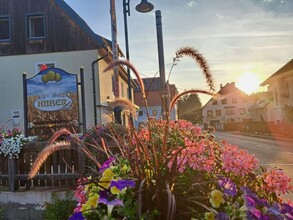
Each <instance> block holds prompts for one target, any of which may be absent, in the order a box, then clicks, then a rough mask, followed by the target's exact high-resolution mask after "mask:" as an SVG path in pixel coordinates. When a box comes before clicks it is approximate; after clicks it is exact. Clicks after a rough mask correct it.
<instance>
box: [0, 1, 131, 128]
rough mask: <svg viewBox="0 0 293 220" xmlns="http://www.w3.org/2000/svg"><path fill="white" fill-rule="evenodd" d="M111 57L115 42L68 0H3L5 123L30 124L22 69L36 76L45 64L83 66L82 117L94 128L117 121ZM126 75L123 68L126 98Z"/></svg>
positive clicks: (0, 56)
mask: <svg viewBox="0 0 293 220" xmlns="http://www.w3.org/2000/svg"><path fill="white" fill-rule="evenodd" d="M109 28H110V27H109ZM111 61H112V53H111V41H109V40H107V39H105V38H103V37H102V36H99V35H97V34H95V33H94V32H93V31H92V30H91V29H90V28H89V26H88V25H87V24H86V23H85V22H84V20H83V19H82V18H81V17H80V16H79V15H78V14H76V13H75V12H74V11H73V10H72V8H70V7H69V6H68V5H67V4H66V2H65V1H63V0H9V1H7V0H0V66H1V70H0V76H1V80H0V84H1V86H0V93H1V94H2V95H1V103H2V105H1V108H0V125H1V126H7V127H13V126H14V127H15V126H16V127H21V128H23V127H24V121H23V83H22V73H23V72H26V73H27V78H30V77H33V76H34V75H35V74H36V73H38V72H39V71H40V67H41V65H42V64H46V65H47V66H48V67H58V68H60V69H63V70H65V71H67V72H69V73H72V74H79V72H80V68H81V67H83V68H84V74H85V94H86V95H85V111H86V118H85V119H84V120H83V119H82V117H79V118H80V120H81V121H80V122H82V121H84V122H86V125H87V127H91V126H93V125H94V124H97V123H106V122H109V121H111V120H112V119H113V117H112V116H113V114H112V113H113V112H112V110H113V109H112V108H111V107H110V106H109V100H114V94H113V85H112V84H113V82H112V76H113V71H109V72H107V73H104V72H103V70H104V69H105V67H106V66H107V65H108V63H110V62H111ZM126 79H127V75H126V71H125V69H124V68H122V67H120V68H119V79H118V80H119V82H118V85H119V86H120V97H121V96H122V97H124V96H125V98H127V92H126V91H127V89H128V88H127V85H128V84H127V80H126ZM122 85H123V87H122ZM79 109H81V107H80V108H79Z"/></svg>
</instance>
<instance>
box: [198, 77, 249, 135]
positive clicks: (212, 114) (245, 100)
mask: <svg viewBox="0 0 293 220" xmlns="http://www.w3.org/2000/svg"><path fill="white" fill-rule="evenodd" d="M251 105H252V102H251V101H250V99H249V96H248V95H247V94H245V93H244V92H242V91H241V90H239V89H238V88H237V87H235V83H234V82H232V83H227V84H226V85H225V86H222V85H221V88H220V90H219V91H218V92H217V95H216V96H215V97H214V98H211V99H210V100H209V101H208V102H207V103H206V104H205V105H204V106H203V108H202V115H203V124H204V128H207V127H208V126H213V127H214V128H215V129H217V130H224V129H225V130H226V129H236V127H237V122H244V121H249V120H251V115H250V113H249V111H248V110H249V107H250V106H251ZM231 126H232V127H231Z"/></svg>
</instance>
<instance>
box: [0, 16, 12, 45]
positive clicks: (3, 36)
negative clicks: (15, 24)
mask: <svg viewBox="0 0 293 220" xmlns="http://www.w3.org/2000/svg"><path fill="white" fill-rule="evenodd" d="M5 40H10V22H9V18H8V17H0V41H5Z"/></svg>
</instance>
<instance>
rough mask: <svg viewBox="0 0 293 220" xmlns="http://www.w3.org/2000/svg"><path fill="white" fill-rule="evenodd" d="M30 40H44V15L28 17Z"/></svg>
mask: <svg viewBox="0 0 293 220" xmlns="http://www.w3.org/2000/svg"><path fill="white" fill-rule="evenodd" d="M27 25H28V26H27V30H28V32H27V33H28V38H30V39H33V38H44V37H45V22H44V16H43V15H29V16H28V17H27Z"/></svg>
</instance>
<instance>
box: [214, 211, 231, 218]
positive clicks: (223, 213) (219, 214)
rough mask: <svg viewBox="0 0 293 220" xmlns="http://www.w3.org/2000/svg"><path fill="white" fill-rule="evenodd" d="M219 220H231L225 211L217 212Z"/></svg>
mask: <svg viewBox="0 0 293 220" xmlns="http://www.w3.org/2000/svg"><path fill="white" fill-rule="evenodd" d="M216 219H217V220H230V217H229V216H228V215H227V214H226V213H225V212H219V213H218V214H217V218H216Z"/></svg>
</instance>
